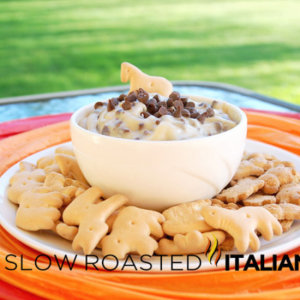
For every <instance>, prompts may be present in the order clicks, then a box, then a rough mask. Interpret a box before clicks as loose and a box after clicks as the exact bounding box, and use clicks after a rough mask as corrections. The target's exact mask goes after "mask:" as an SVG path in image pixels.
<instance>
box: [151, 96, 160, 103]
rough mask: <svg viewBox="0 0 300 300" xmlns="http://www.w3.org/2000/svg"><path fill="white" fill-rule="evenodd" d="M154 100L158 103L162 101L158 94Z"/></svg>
mask: <svg viewBox="0 0 300 300" xmlns="http://www.w3.org/2000/svg"><path fill="white" fill-rule="evenodd" d="M153 98H154V99H155V100H156V102H159V101H160V99H159V96H158V95H157V94H156V95H155V96H154V97H153Z"/></svg>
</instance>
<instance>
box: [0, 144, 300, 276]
mask: <svg viewBox="0 0 300 300" xmlns="http://www.w3.org/2000/svg"><path fill="white" fill-rule="evenodd" d="M56 147H57V146H54V147H51V148H49V149H46V150H43V151H41V152H38V153H36V154H34V155H31V156H29V157H27V158H26V159H25V160H26V161H28V162H32V163H36V161H37V160H38V159H39V158H41V157H43V156H45V155H48V154H51V153H53V152H54V149H55V148H56ZM246 151H249V152H266V153H269V154H273V155H275V156H276V157H278V158H279V159H281V160H289V161H292V162H294V163H295V166H296V169H297V170H300V157H298V156H296V155H294V154H292V153H290V152H287V151H284V150H281V149H279V148H276V147H273V146H270V145H267V144H264V143H260V142H256V141H252V140H247V143H246ZM18 170H19V166H18V164H16V165H14V166H13V167H11V168H10V169H9V170H8V171H7V172H5V173H4V174H3V175H2V177H1V178H0V221H1V225H2V226H3V227H4V228H5V229H6V230H7V231H8V232H9V233H10V234H11V235H12V236H14V237H15V238H16V239H18V240H20V241H21V242H23V243H24V244H26V245H28V246H30V247H32V248H34V249H36V250H38V251H40V252H42V253H45V254H47V255H49V256H54V255H56V257H57V258H60V259H63V258H64V256H65V255H67V257H68V259H69V261H71V262H72V261H73V260H74V259H75V256H76V254H77V257H76V261H75V263H77V264H79V265H84V266H86V257H85V256H84V255H82V254H81V252H75V251H73V249H72V246H71V242H69V241H67V240H64V239H63V238H60V237H59V236H57V235H55V234H54V233H52V232H49V231H40V232H29V231H24V230H22V229H20V228H18V227H17V226H16V225H15V216H16V210H17V205H15V204H13V203H11V202H10V201H9V200H8V198H7V189H8V186H9V178H10V177H11V176H12V175H13V174H15V173H16V172H17V171H18ZM299 229H300V221H295V222H294V224H293V226H292V228H291V229H290V230H289V231H288V232H286V233H284V234H282V235H281V236H279V237H275V238H273V240H272V241H269V242H267V241H265V240H264V239H263V238H260V242H261V247H260V250H259V251H257V252H255V253H254V256H255V258H256V260H257V261H260V256H261V255H264V256H265V259H267V258H271V257H272V255H274V254H277V255H279V254H282V253H284V252H287V251H289V250H291V249H293V248H296V247H297V246H298V245H300V231H299V232H298V230H299ZM237 253H238V252H237V251H231V252H223V253H222V257H221V259H220V261H219V262H218V266H217V267H216V266H215V265H214V264H213V263H212V264H210V263H209V261H208V260H207V258H206V256H205V255H204V254H201V255H199V257H200V258H201V261H202V264H201V267H200V268H198V266H199V260H198V259H197V258H195V257H190V260H189V268H190V269H193V268H195V269H196V268H198V270H197V271H208V270H211V271H215V270H218V269H224V267H225V256H224V254H237ZM250 253H251V251H248V252H247V253H246V254H245V255H244V258H243V259H241V260H240V264H241V265H243V264H245V263H246V261H247V258H248V255H249V254H250ZM93 254H94V255H97V256H98V259H99V260H98V262H97V263H96V266H97V267H98V268H99V269H103V266H102V262H103V261H102V256H101V251H100V250H95V251H94V252H93ZM132 258H133V260H134V264H135V266H136V268H137V271H140V272H144V271H143V270H142V269H141V268H144V269H148V268H150V265H149V264H147V263H145V262H142V261H141V260H140V258H139V257H138V256H134V255H133V256H132ZM87 259H88V262H94V261H95V260H96V257H88V258H87ZM144 261H147V262H150V263H151V266H152V268H151V270H149V271H151V272H170V271H171V258H170V257H162V258H161V257H155V256H154V257H151V258H149V257H147V258H146V257H145V258H144ZM173 261H178V262H179V263H176V264H174V263H173V267H174V268H176V269H183V271H187V257H186V256H181V257H176V258H175V257H174V258H173ZM233 263H234V261H233V260H232V259H231V260H230V265H231V267H234V265H233ZM129 264H130V260H128V262H127V265H126V266H125V267H124V270H126V271H135V268H134V267H133V266H132V267H130V266H128V265H129ZM104 265H105V267H106V268H107V269H113V268H114V267H115V266H116V261H115V260H112V259H105V260H104ZM123 266H124V261H119V263H118V267H117V268H116V270H121V269H122V267H123ZM92 267H93V266H92ZM172 271H173V272H174V270H172Z"/></svg>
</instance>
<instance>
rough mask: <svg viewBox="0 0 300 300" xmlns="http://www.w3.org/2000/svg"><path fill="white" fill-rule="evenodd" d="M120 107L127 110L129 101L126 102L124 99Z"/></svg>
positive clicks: (129, 107)
mask: <svg viewBox="0 0 300 300" xmlns="http://www.w3.org/2000/svg"><path fill="white" fill-rule="evenodd" d="M122 108H123V109H124V110H129V109H131V103H130V102H128V101H125V102H124V103H122Z"/></svg>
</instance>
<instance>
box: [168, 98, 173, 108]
mask: <svg viewBox="0 0 300 300" xmlns="http://www.w3.org/2000/svg"><path fill="white" fill-rule="evenodd" d="M167 105H168V107H172V106H174V103H173V99H172V98H169V99H168V101H167Z"/></svg>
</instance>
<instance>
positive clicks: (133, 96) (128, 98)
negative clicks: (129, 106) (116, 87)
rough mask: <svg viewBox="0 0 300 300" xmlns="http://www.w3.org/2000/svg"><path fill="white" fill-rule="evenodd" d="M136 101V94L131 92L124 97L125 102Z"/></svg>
mask: <svg viewBox="0 0 300 300" xmlns="http://www.w3.org/2000/svg"><path fill="white" fill-rule="evenodd" d="M136 99H137V94H136V92H134V91H133V92H131V93H129V94H128V95H127V96H126V97H125V99H124V100H125V101H129V102H133V101H135V100H136Z"/></svg>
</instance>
